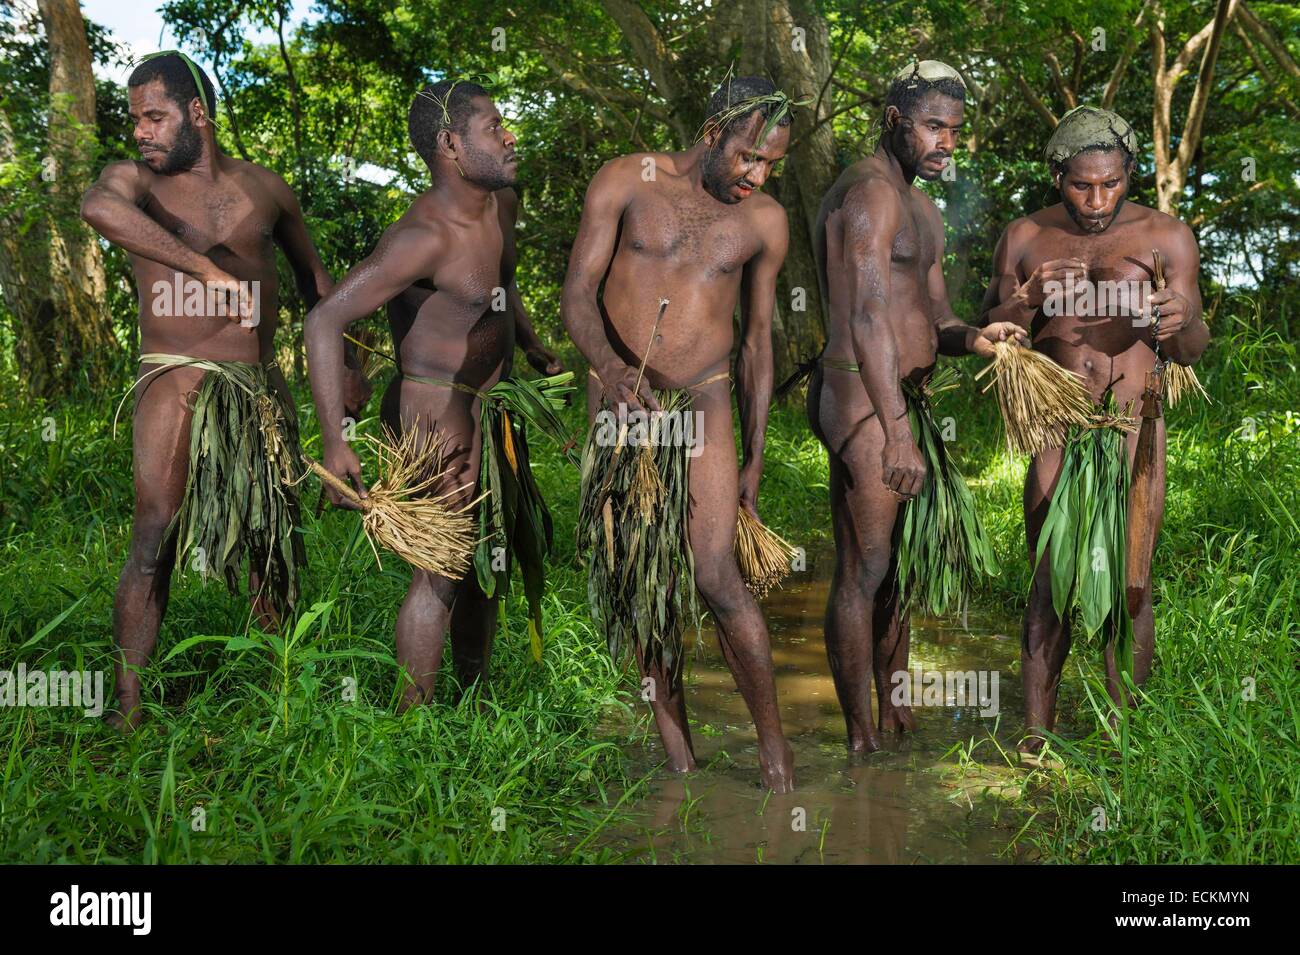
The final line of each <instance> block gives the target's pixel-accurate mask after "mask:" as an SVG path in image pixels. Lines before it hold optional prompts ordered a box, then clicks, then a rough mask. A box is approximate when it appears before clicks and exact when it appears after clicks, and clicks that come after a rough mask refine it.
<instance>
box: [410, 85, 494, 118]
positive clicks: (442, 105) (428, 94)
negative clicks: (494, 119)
mask: <svg viewBox="0 0 1300 955" xmlns="http://www.w3.org/2000/svg"><path fill="white" fill-rule="evenodd" d="M461 83H474V84H476V85H478V86H481V87H483V89H485V90H487V91H488V92H491V91H492V88H493V87H494V86H497V85H499V83H500V79H499V78H498V76H497V74H496V73H470V74H468V75H467V76H464V77H462V78H460V79H455V80H452V81H451V85H450V86H448V87H447V93H446V95H445V96H442V97H439V96H438V95H437V94H436V93H434V92H432V91H431V90H429V89H422V90H420V92H419V93H417V94H416V95H417V96H423V97H424V98H425V99H427V100H430V101H432V102H434V103H436V104H437V105H438V108H439V109H440V110H442V125H443V126H450V125H451V111H450V109H448V107H449V105H450V104H451V94H452V93H453V92H454V91H455V89H456V87H457V86H459V85H460V84H461Z"/></svg>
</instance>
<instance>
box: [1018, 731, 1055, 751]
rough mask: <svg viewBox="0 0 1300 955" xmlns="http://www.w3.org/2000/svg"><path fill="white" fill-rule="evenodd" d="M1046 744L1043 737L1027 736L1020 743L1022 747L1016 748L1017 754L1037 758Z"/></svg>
mask: <svg viewBox="0 0 1300 955" xmlns="http://www.w3.org/2000/svg"><path fill="white" fill-rule="evenodd" d="M1031 732H1032V731H1031ZM1045 742H1047V741H1046V740H1045V739H1043V737H1041V736H1033V735H1030V736H1026V737H1025V738H1024V739H1022V740H1021V741H1020V745H1018V746H1017V747H1016V752H1018V753H1020V754H1021V755H1022V756H1037V755H1038V754H1039V753H1041V752H1042V750H1043V744H1044V743H1045Z"/></svg>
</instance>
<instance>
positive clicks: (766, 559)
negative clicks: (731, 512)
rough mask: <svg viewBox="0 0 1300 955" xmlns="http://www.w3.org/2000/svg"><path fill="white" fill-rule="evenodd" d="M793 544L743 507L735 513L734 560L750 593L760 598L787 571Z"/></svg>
mask: <svg viewBox="0 0 1300 955" xmlns="http://www.w3.org/2000/svg"><path fill="white" fill-rule="evenodd" d="M793 554H794V547H793V546H792V545H791V544H790V543H789V542H787V541H785V540H783V539H782V538H781V536H780V535H778V534H777V533H776V532H775V531H773V530H772V529H771V528H769V527H768V526H767V525H766V524H764V523H763V522H762V521H760V520H759V519H758V518H756V517H755V516H754V515H753V514H751V513H749V511H747V510H745V508H743V507H742V508H740V509H739V511H738V513H737V515H736V559H737V561H738V562H739V563H740V573H741V576H743V577H744V578H745V586H746V587H748V588H749V592H750V593H751V594H753V595H754V596H755V597H757V598H758V599H759V600H762V599H763V598H764V597H766V596H767V595H768V592H769V591H771V589H772V588H773V587H776V586H778V585H779V584H780V583H781V581H782V580H784V579H785V577H786V575H787V574H789V573H790V560H791V558H792V556H793Z"/></svg>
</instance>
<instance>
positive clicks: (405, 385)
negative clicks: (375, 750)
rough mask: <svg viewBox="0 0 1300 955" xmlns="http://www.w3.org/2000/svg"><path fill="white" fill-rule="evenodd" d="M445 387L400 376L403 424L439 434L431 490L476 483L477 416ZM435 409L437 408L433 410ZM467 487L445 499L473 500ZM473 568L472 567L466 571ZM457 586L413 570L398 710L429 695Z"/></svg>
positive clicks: (402, 619)
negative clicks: (438, 462) (440, 474)
mask: <svg viewBox="0 0 1300 955" xmlns="http://www.w3.org/2000/svg"><path fill="white" fill-rule="evenodd" d="M449 392H451V389H448V388H444V387H442V386H439V385H430V384H425V383H423V382H412V381H402V382H401V385H400V394H401V422H400V424H401V427H402V428H403V429H406V428H411V427H416V428H419V429H421V431H422V432H427V431H428V430H430V429H436V430H438V431H439V432H441V434H442V435H443V445H442V448H443V459H442V467H443V469H445V470H447V471H448V473H447V475H446V477H445V478H444V479H443V480H442V481H441V482H439V485H438V486H437V487H435V488H434V489H433V490H432V491H431V493H434V494H437V493H443V492H444V491H445V490H446V489H450V488H459V487H462V486H464V485H469V488H470V489H472V488H474V487H475V486H476V485H477V483H478V471H479V448H480V446H479V441H478V425H477V421H476V419H475V418H474V417H473V415H472V414H471V413H470V407H469V402H468V401H464V400H460V399H459V397H458V394H457V393H454V392H453V393H451V394H450V395H449V394H448V393H449ZM449 398H450V400H448V399H449ZM433 408H436V409H437V410H436V415H435V413H434V412H433V411H432V410H431V409H433ZM391 426H392V425H391V423H390V427H391ZM470 489H467V490H466V491H464V492H462V493H461V495H460V496H459V498H458V499H457V500H455V501H449V502H448V503H449V505H450V506H453V507H455V506H461V505H463V504H464V503H466V502H468V501H470V500H473V498H474V496H475V492H474V491H473V490H470ZM473 572H474V571H473V568H471V569H470V571H469V573H470V574H473ZM457 587H458V585H457V583H456V582H455V581H452V580H449V579H448V578H446V577H443V576H440V575H437V574H431V573H429V572H428V571H424V570H420V569H419V568H412V569H411V586H410V588H409V589H408V590H407V592H406V599H405V600H403V601H402V606H401V609H400V610H398V612H397V633H396V637H397V662H398V663H399V664H401V666H402V669H403V671H404V672H405V686H404V688H403V692H402V699H401V701H400V702H399V703H398V712H402V711H405V710H406V709H407V708H408V707H410V706H414V705H416V704H418V703H425V702H428V701H429V700H430V699H432V697H433V688H434V683H435V682H436V680H437V677H438V669H439V667H440V666H441V665H442V651H443V646H444V643H445V641H446V637H447V626H448V624H449V623H450V622H451V617H452V606H453V604H454V602H455V599H456V591H457Z"/></svg>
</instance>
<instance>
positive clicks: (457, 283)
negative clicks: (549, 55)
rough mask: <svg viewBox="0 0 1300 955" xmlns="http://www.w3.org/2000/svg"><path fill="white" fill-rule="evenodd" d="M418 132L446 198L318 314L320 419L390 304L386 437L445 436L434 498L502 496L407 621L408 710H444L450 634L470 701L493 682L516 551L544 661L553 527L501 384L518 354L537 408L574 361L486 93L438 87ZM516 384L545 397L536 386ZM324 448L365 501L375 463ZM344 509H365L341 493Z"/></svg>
mask: <svg viewBox="0 0 1300 955" xmlns="http://www.w3.org/2000/svg"><path fill="white" fill-rule="evenodd" d="M407 122H408V129H409V132H410V137H411V145H412V146H413V147H414V149H415V151H416V152H417V153H419V155H420V157H421V158H422V159H423V160H424V162H425V164H426V165H427V166H428V167H429V173H430V175H431V177H432V180H433V184H432V186H431V187H430V188H429V189H428V190H427V191H425V192H424V193H423V194H421V195H420V196H419V197H417V198H416V200H415V201H414V202H413V203H411V205H410V207H409V208H408V209H407V210H406V212H405V213H404V214H403V215H402V217H401V218H400V219H399V220H398V221H397V222H395V223H394V224H393V225H392V226H390V227H389V228H388V230H387V231H386V232H385V233H384V235H383V237H382V238H381V239H380V240H379V244H378V245H377V246H376V248H375V250H374V252H372V253H371V254H370V256H369V258H367V259H366V260H365V261H364V262H362V263H360V264H359V265H357V266H356V267H355V268H354V269H352V271H350V272H349V273H348V274H347V276H346V277H345V278H343V279H342V280H341V281H340V282H339V284H338V285H337V286H336V287H335V289H334V291H333V293H332V294H331V295H329V296H328V297H326V298H325V299H324V300H322V301H321V302H320V303H319V304H318V305H317V306H316V307H315V308H314V309H312V311H311V314H309V315H308V316H307V326H306V328H307V331H306V338H307V360H308V362H309V365H310V373H311V383H312V394H313V397H314V398H315V402H316V410H317V413H318V416H319V417H320V420H321V421H322V422H325V421H331V422H337V421H339V420H340V418H341V417H342V412H343V396H342V394H341V392H340V389H339V369H340V367H341V363H342V359H343V350H342V345H341V341H342V332H343V331H344V329H345V328H346V327H347V326H348V325H349V324H350V323H352V322H355V321H357V320H358V319H362V318H365V317H366V316H368V315H370V314H371V313H372V312H374V311H375V310H376V309H378V308H380V307H382V306H384V305H387V306H388V320H389V325H390V328H391V329H392V334H393V342H394V345H395V347H396V353H397V362H398V368H399V374H398V375H397V377H395V378H394V379H393V382H392V384H391V385H390V386H389V389H388V392H387V394H386V395H385V397H384V402H383V409H384V414H383V417H384V423H385V424H386V425H387V426H388V427H389V428H390V429H391V430H392V431H393V432H394V433H395V434H399V435H400V434H403V433H405V432H407V431H409V430H410V429H417V432H418V433H419V434H420V435H422V436H423V435H435V434H436V435H439V436H440V438H441V441H442V442H443V443H442V465H443V467H444V468H445V469H446V473H445V474H444V476H443V478H442V479H441V480H440V481H439V482H438V483H436V484H435V485H434V486H433V487H432V488H431V489H430V491H429V493H431V494H435V495H441V494H445V493H448V492H452V491H456V490H457V489H459V493H458V494H456V496H455V497H454V499H453V504H452V506H464V505H467V504H468V503H469V502H470V501H472V500H475V499H477V498H478V497H479V495H480V494H481V493H486V495H487V499H486V500H485V501H484V502H483V503H482V505H481V508H482V509H483V510H482V512H481V514H482V517H481V520H480V528H481V529H482V531H483V535H484V539H483V541H482V542H481V543H480V544H479V546H478V548H477V549H476V551H475V555H474V571H473V572H471V573H470V574H468V575H467V576H466V577H465V579H463V580H459V581H456V580H452V579H450V578H447V577H444V576H441V575H437V574H433V573H430V572H428V571H425V570H422V569H419V568H413V571H412V578H411V585H410V589H409V590H408V591H407V594H406V599H405V601H404V602H403V603H402V607H401V609H400V611H399V612H398V615H397V660H398V662H399V663H400V664H401V665H402V667H403V670H404V672H405V674H406V679H407V684H406V685H405V686H404V688H403V693H402V699H401V704H400V706H401V709H403V710H405V709H406V708H408V707H410V706H412V705H414V704H418V703H422V702H425V701H427V700H429V699H430V696H431V694H432V692H433V688H434V683H435V680H436V678H437V674H438V670H439V668H440V666H441V663H442V652H443V642H444V635H445V631H446V630H447V628H448V625H449V624H450V629H451V643H452V657H453V664H454V666H455V669H456V675H457V677H458V679H459V681H460V683H461V685H462V687H468V686H469V685H470V684H471V683H472V682H473V681H474V680H476V679H478V678H479V677H482V676H484V675H485V674H486V672H487V667H488V662H489V658H490V655H491V650H492V637H493V634H494V632H495V630H496V620H497V600H498V599H499V598H500V597H501V596H502V593H503V592H504V590H505V589H506V587H507V586H508V584H509V562H508V560H507V554H508V552H512V553H513V555H514V557H515V558H517V559H518V560H519V562H520V571H521V574H522V576H523V579H524V590H525V594H526V595H527V598H528V604H529V628H530V632H531V635H532V638H533V643H534V650H535V652H540V640H541V609H540V601H541V594H542V589H543V586H544V562H545V558H546V555H547V551H548V549H549V546H550V537H551V521H550V515H549V514H548V512H547V510H546V505H545V503H544V502H543V501H542V499H541V496H540V494H539V493H538V491H537V487H536V485H535V484H534V483H533V479H532V475H531V472H530V470H529V464H528V445H527V442H526V439H525V435H524V431H523V428H522V422H521V420H520V419H521V418H522V417H523V415H520V414H516V413H515V409H514V408H512V407H510V406H509V405H510V398H509V395H506V394H503V393H502V392H503V389H500V388H498V389H495V390H494V386H496V385H497V384H498V383H499V382H502V381H503V379H506V378H508V377H509V375H510V359H511V354H512V351H513V349H514V347H515V345H516V344H518V345H519V346H520V347H521V348H523V349H524V351H525V353H526V355H527V357H528V360H529V361H530V363H532V364H533V366H534V367H536V368H537V369H538V370H539V371H543V372H546V373H548V374H551V375H552V376H553V377H552V378H550V379H544V380H543V381H542V382H541V392H538V391H536V390H534V391H533V393H532V397H533V398H535V399H537V400H541V401H550V400H552V399H553V398H554V396H555V394H556V392H555V391H554V390H553V389H554V388H556V387H558V386H560V385H562V384H563V383H564V380H566V379H567V377H571V376H565V375H557V374H556V373H558V372H559V371H560V368H559V363H558V362H557V361H556V360H555V358H554V357H553V356H552V355H551V354H550V353H549V352H547V351H546V350H545V349H544V348H543V347H542V345H541V343H540V342H539V341H538V339H537V336H536V335H535V334H534V332H533V329H532V325H531V324H530V322H529V320H528V315H527V313H526V312H525V311H524V308H523V302H522V301H521V299H520V297H519V289H518V287H517V286H516V284H515V217H516V214H517V211H518V200H517V199H516V197H515V193H514V191H513V190H512V189H511V188H510V187H511V186H513V185H514V183H515V178H516V171H517V168H518V163H517V160H516V158H515V137H514V134H513V133H511V132H510V131H509V130H508V129H507V128H506V125H505V122H504V121H503V120H502V118H501V114H500V113H499V112H498V111H497V108H496V106H495V105H493V102H492V100H491V99H490V98H489V97H488V94H487V91H486V90H484V89H483V88H482V87H481V86H479V85H477V84H475V83H470V82H464V81H459V80H443V81H440V82H438V83H434V84H433V85H431V86H429V87H426V88H425V89H424V90H422V91H421V92H420V93H418V94H417V95H416V96H415V99H414V100H413V101H412V103H411V109H410V113H409V115H408V121H407ZM510 384H511V385H512V387H513V388H516V389H517V388H534V389H535V386H533V385H532V384H531V383H529V382H527V381H525V380H523V379H512V380H511V382H510ZM561 390H562V389H561ZM489 392H492V393H491V394H489ZM512 417H513V418H514V419H515V420H514V421H512V420H511V418H512ZM321 443H322V447H323V452H324V458H325V460H324V465H325V467H326V468H327V469H328V470H329V471H330V472H332V473H333V474H334V475H335V476H337V477H339V478H341V479H342V480H344V481H351V482H352V484H353V485H354V486H355V488H356V490H357V491H358V492H359V493H360V494H361V496H363V497H364V496H365V494H366V491H365V484H364V482H363V480H362V475H361V465H360V461H359V459H358V458H357V455H356V452H355V451H353V450H352V448H350V447H349V446H348V444H347V442H346V441H345V440H344V436H343V433H342V431H341V430H339V429H336V428H322V431H321ZM485 449H486V450H485ZM476 487H477V488H478V490H475V488H476ZM329 495H330V500H331V501H333V503H334V504H336V505H339V506H341V507H354V505H352V504H350V503H349V502H348V501H347V500H346V499H344V498H343V497H342V496H341V495H339V494H338V493H337V492H336V491H334V490H332V489H331V490H330V491H329Z"/></svg>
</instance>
